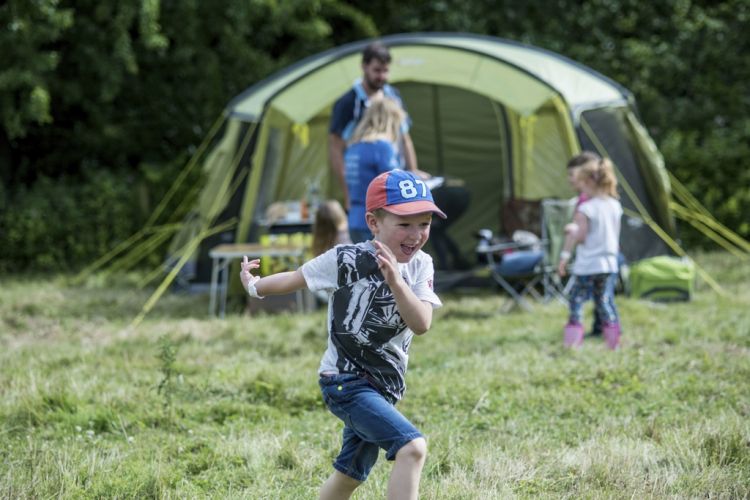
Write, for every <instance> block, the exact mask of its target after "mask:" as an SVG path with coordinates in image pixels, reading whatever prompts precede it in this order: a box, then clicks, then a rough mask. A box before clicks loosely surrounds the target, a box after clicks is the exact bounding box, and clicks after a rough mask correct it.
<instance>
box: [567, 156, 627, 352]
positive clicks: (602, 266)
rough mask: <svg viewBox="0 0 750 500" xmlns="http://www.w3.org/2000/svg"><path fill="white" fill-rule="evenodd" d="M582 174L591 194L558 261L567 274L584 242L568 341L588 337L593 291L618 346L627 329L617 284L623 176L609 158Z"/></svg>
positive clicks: (610, 340) (608, 336)
mask: <svg viewBox="0 0 750 500" xmlns="http://www.w3.org/2000/svg"><path fill="white" fill-rule="evenodd" d="M576 174H577V181H578V185H579V187H580V188H581V192H582V193H583V194H585V195H586V196H587V197H588V199H587V200H586V201H585V202H583V203H581V204H580V205H579V206H578V208H577V210H576V213H575V216H574V218H573V221H574V222H573V224H572V225H571V227H570V228H568V229H569V230H568V231H566V233H567V236H566V239H565V244H564V246H563V251H562V252H561V254H560V263H559V265H558V272H559V273H560V275H561V276H564V275H565V274H566V272H567V265H568V261H569V260H570V256H571V252H572V251H573V249H574V248H576V246H577V247H578V248H577V250H576V258H575V262H574V263H573V266H572V273H573V274H574V275H575V277H576V280H575V283H574V285H573V287H572V289H571V291H570V297H569V301H570V315H569V317H568V324H567V325H566V326H565V335H564V343H565V346H566V347H578V346H580V345H581V343H582V342H583V325H582V324H581V315H582V308H583V303H584V302H585V301H586V299H587V298H588V297H589V296H593V298H594V305H595V308H596V314H598V315H599V317H600V318H601V319H602V321H603V323H604V326H603V333H604V339H605V341H606V342H607V346H608V347H609V348H610V349H617V347H618V346H619V345H620V333H621V332H620V321H619V315H618V312H617V307H616V306H615V284H616V283H617V273H618V263H617V255H618V253H619V251H620V219H621V217H622V206H621V205H620V202H619V201H618V197H619V196H618V195H617V178H616V177H615V173H614V168H613V166H612V162H611V161H610V160H609V159H606V158H605V159H599V160H594V161H590V162H588V163H586V164H584V165H583V166H581V167H580V168H579V170H578V172H577V173H576Z"/></svg>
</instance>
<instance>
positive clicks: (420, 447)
mask: <svg viewBox="0 0 750 500" xmlns="http://www.w3.org/2000/svg"><path fill="white" fill-rule="evenodd" d="M399 458H400V459H402V460H410V461H413V462H423V461H424V460H425V458H427V441H425V439H424V438H421V437H420V438H417V439H413V440H411V441H409V442H408V443H406V444H405V445H404V446H402V447H401V449H400V450H398V453H396V460H398V459H399Z"/></svg>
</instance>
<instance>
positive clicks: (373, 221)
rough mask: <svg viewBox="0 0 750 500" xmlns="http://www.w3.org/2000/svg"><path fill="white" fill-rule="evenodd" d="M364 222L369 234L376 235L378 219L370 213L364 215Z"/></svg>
mask: <svg viewBox="0 0 750 500" xmlns="http://www.w3.org/2000/svg"><path fill="white" fill-rule="evenodd" d="M365 222H366V223H367V227H368V228H369V229H370V232H371V233H372V234H373V236H374V235H376V234H378V218H377V217H375V214H374V213H372V212H367V213H366V214H365Z"/></svg>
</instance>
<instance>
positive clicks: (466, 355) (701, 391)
mask: <svg viewBox="0 0 750 500" xmlns="http://www.w3.org/2000/svg"><path fill="white" fill-rule="evenodd" d="M698 262H700V263H701V264H702V265H704V266H705V267H706V268H707V269H708V270H709V272H710V273H711V274H712V275H713V276H714V277H715V278H716V279H717V280H718V281H719V282H720V283H722V284H723V285H724V287H725V289H726V291H727V296H726V297H720V296H718V295H717V294H715V293H713V292H712V291H711V290H710V289H709V288H708V287H707V286H705V285H703V284H701V283H699V286H698V292H697V294H696V297H695V299H694V300H693V301H692V302H689V303H680V304H670V305H664V304H653V303H648V302H643V301H637V300H629V299H625V298H619V299H618V304H619V307H620V311H621V315H622V317H623V328H624V347H623V349H622V350H621V351H619V352H614V353H613V352H610V351H608V350H606V349H605V348H604V346H603V345H602V342H601V341H600V340H591V339H587V341H586V342H585V345H584V347H583V348H582V349H581V350H580V351H577V352H569V351H565V350H564V349H563V348H562V346H561V327H562V324H563V323H564V320H565V310H564V309H563V307H562V306H560V305H556V304H548V305H537V306H536V307H535V309H534V311H533V313H512V314H506V315H503V314H499V313H498V310H499V308H500V305H501V300H502V299H501V298H500V297H498V296H495V295H492V294H489V293H486V292H485V293H475V294H463V295H459V294H455V295H444V296H443V299H444V302H445V307H444V308H442V309H440V310H439V311H438V312H437V313H436V317H435V320H434V322H433V328H432V330H431V331H430V332H429V333H428V334H427V335H425V336H423V337H419V338H416V339H415V341H414V343H413V345H412V350H411V362H410V367H409V374H408V376H407V383H408V385H409V389H408V390H407V394H406V397H405V398H404V400H403V402H402V403H400V408H401V410H402V411H403V413H404V414H405V415H407V416H408V417H409V418H410V419H412V421H413V422H415V423H416V424H417V426H418V427H420V429H421V430H422V431H423V432H424V434H425V435H426V436H427V437H428V443H429V456H428V459H427V464H426V466H425V472H424V475H423V481H422V498H434V499H443V498H445V499H487V498H503V499H504V498H639V499H640V498H748V497H750V266H748V265H747V263H744V264H743V263H741V262H740V261H739V260H738V259H732V258H730V257H728V256H726V255H722V254H709V255H702V256H699V257H698ZM64 278H65V277H53V278H49V277H44V278H33V277H19V276H15V277H14V276H5V277H3V278H2V287H0V317H1V318H2V319H1V321H0V366H1V367H2V369H0V395H1V396H2V398H1V399H0V497H1V498H57V497H62V498H102V497H107V498H109V497H117V498H196V497H200V498H205V497H212V498H249V499H259V498H268V499H279V498H290V499H297V498H316V497H317V490H318V487H319V485H320V484H321V482H322V481H323V480H324V478H325V477H327V475H328V474H329V473H330V472H331V466H330V464H331V461H332V460H333V458H334V457H335V455H336V454H337V452H338V449H339V444H340V442H339V440H340V429H341V425H340V423H339V421H338V420H337V419H336V418H335V417H333V416H332V415H330V414H329V413H328V412H327V410H326V409H325V407H324V406H323V404H322V401H321V397H320V394H319V391H318V388H317V377H316V368H317V365H318V362H319V359H320V356H321V354H322V352H323V350H324V348H325V330H324V312H322V311H321V312H316V313H313V314H307V315H298V314H286V315H275V316H271V315H259V316H256V317H252V318H251V317H248V316H241V315H234V316H231V317H229V318H228V319H226V320H218V319H208V318H207V317H206V309H207V297H206V296H185V295H171V296H167V297H165V298H164V299H162V301H161V302H160V303H159V304H158V305H157V307H156V308H155V310H154V311H153V312H152V313H151V314H150V315H149V316H147V318H146V320H145V321H144V322H143V323H142V324H141V325H140V326H139V327H138V328H137V329H135V330H134V331H128V329H127V328H126V327H127V325H128V324H129V322H130V321H131V320H132V318H133V317H134V316H135V315H136V314H137V313H138V311H139V310H140V307H141V306H142V304H143V303H144V302H145V300H146V298H147V297H148V291H137V290H136V289H135V288H134V287H132V286H130V284H129V282H128V281H127V280H126V279H124V278H123V280H122V281H121V282H119V283H118V284H115V285H111V284H110V285H108V286H105V285H104V284H102V283H98V282H96V281H95V280H93V281H91V282H90V283H88V284H87V285H85V286H82V287H72V286H67V285H65V282H66V280H65V279H64ZM587 312H589V311H588V310H587ZM390 468H391V464H390V463H388V462H386V461H385V460H384V459H383V458H382V455H381V461H379V462H378V464H377V465H376V467H375V469H374V471H373V474H372V475H371V477H370V479H369V480H368V481H367V482H366V483H365V485H363V486H362V487H361V488H360V489H359V491H358V492H357V493H356V494H355V498H358V499H370V498H382V497H383V496H384V492H385V489H386V481H387V479H388V474H389V472H390Z"/></svg>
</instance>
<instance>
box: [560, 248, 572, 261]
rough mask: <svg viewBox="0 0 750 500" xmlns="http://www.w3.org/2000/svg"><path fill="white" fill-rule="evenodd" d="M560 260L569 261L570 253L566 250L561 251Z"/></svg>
mask: <svg viewBox="0 0 750 500" xmlns="http://www.w3.org/2000/svg"><path fill="white" fill-rule="evenodd" d="M560 259H564V260H568V259H570V252H568V251H567V250H563V251H562V252H560Z"/></svg>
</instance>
